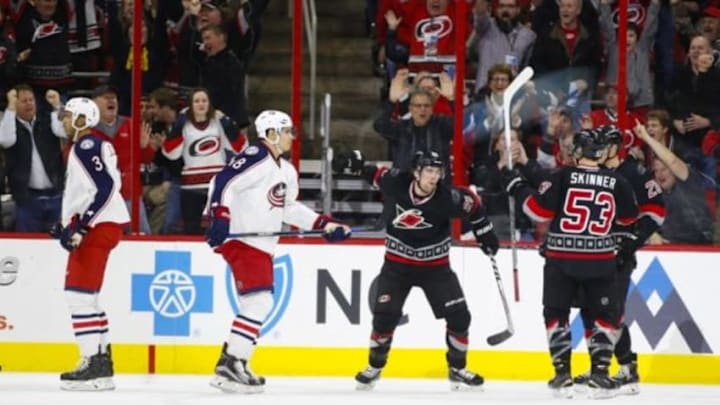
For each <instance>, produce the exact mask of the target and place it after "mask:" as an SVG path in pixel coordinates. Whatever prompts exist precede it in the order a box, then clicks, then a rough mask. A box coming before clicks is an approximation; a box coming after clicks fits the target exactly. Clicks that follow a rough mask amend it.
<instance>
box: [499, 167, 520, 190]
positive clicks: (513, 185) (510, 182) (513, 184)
mask: <svg viewBox="0 0 720 405" xmlns="http://www.w3.org/2000/svg"><path fill="white" fill-rule="evenodd" d="M500 174H501V175H502V184H503V188H505V192H507V193H508V195H514V194H515V191H516V190H517V189H518V188H519V187H520V186H521V185H523V184H524V183H525V179H524V178H523V176H522V174H520V172H519V171H518V170H517V169H513V170H510V169H508V168H507V167H506V168H504V169H502V171H501V172H500Z"/></svg>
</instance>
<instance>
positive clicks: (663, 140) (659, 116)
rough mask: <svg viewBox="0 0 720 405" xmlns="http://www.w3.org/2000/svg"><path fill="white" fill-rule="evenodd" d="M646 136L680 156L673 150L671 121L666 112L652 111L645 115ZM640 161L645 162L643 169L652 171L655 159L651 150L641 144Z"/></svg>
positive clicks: (673, 139) (678, 152)
mask: <svg viewBox="0 0 720 405" xmlns="http://www.w3.org/2000/svg"><path fill="white" fill-rule="evenodd" d="M645 129H646V130H647V132H648V134H649V135H650V136H651V137H652V138H654V139H655V140H656V141H658V142H660V144H662V145H664V146H665V147H666V148H667V149H668V150H670V151H671V152H673V153H675V154H680V155H681V154H682V152H680V151H676V150H675V145H676V142H675V137H674V136H673V135H672V132H671V131H672V119H671V118H670V114H669V113H668V112H667V111H666V110H652V111H650V112H648V114H647V126H646V128H645ZM641 153H642V159H643V160H644V161H645V167H647V168H648V169H652V167H653V161H654V160H655V159H656V158H657V157H656V156H655V152H653V149H652V148H650V146H648V144H647V143H645V142H643V144H642V147H641Z"/></svg>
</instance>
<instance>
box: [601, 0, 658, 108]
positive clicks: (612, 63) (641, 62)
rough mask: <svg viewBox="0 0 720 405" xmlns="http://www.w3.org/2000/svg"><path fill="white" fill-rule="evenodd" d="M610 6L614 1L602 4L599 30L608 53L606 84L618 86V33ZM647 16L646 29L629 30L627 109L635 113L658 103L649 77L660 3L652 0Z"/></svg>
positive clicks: (631, 26) (634, 27)
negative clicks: (641, 108)
mask: <svg viewBox="0 0 720 405" xmlns="http://www.w3.org/2000/svg"><path fill="white" fill-rule="evenodd" d="M610 2H611V0H601V1H600V26H601V27H602V32H603V36H604V38H605V44H606V48H607V50H608V56H607V76H606V80H607V81H608V82H610V83H615V82H617V70H618V42H617V29H616V28H615V24H614V23H613V21H612V16H611V9H610ZM647 12H648V15H647V17H646V20H645V26H644V27H643V28H641V27H639V26H638V25H637V24H635V23H628V26H627V34H626V37H627V51H626V52H627V65H626V66H627V89H626V90H627V96H628V101H627V105H628V107H629V108H633V109H636V108H638V107H645V108H650V107H652V106H653V104H654V103H655V99H654V96H653V85H652V84H653V82H652V78H651V76H650V74H651V72H650V53H651V52H652V50H653V43H654V40H655V34H656V33H657V29H658V13H659V12H660V0H651V2H650V7H649V8H648V11H647ZM641 114H642V112H641ZM643 115H644V114H643Z"/></svg>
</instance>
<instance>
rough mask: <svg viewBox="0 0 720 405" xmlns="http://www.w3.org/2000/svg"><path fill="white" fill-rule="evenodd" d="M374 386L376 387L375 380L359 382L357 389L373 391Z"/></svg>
mask: <svg viewBox="0 0 720 405" xmlns="http://www.w3.org/2000/svg"><path fill="white" fill-rule="evenodd" d="M373 388H375V381H372V382H369V383H367V384H366V383H361V382H359V381H358V382H357V385H355V390H356V391H372V390H373Z"/></svg>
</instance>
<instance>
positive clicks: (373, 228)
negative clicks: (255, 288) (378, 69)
mask: <svg viewBox="0 0 720 405" xmlns="http://www.w3.org/2000/svg"><path fill="white" fill-rule="evenodd" d="M384 227H385V223H384V221H382V220H378V221H377V222H376V223H374V224H372V225H369V226H356V227H353V228H350V231H351V232H352V233H365V232H378V231H381V230H382V229H383V228H384ZM323 233H325V230H323V229H298V230H296V231H278V232H241V233H231V234H229V235H228V236H227V237H228V238H263V237H275V236H311V235H322V234H323Z"/></svg>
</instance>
